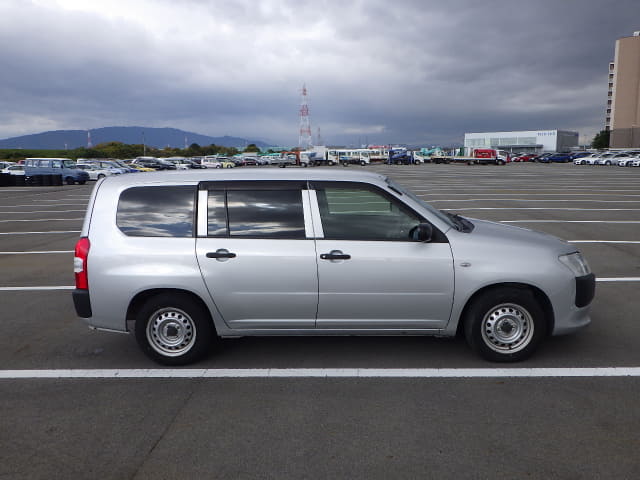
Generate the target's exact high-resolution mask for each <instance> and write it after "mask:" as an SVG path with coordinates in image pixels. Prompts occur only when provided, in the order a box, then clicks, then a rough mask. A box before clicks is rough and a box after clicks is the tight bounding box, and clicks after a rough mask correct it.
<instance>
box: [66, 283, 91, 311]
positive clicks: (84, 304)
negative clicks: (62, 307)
mask: <svg viewBox="0 0 640 480" xmlns="http://www.w3.org/2000/svg"><path fill="white" fill-rule="evenodd" d="M71 296H72V297H73V306H74V307H75V309H76V314H77V315H78V316H79V317H80V318H91V316H92V312H91V300H90V298H89V290H80V289H78V288H76V289H75V290H74V291H73V292H72V293H71Z"/></svg>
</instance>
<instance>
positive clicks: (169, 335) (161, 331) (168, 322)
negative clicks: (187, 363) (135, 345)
mask: <svg viewBox="0 0 640 480" xmlns="http://www.w3.org/2000/svg"><path fill="white" fill-rule="evenodd" d="M147 340H148V341H149V344H150V345H151V347H152V348H153V349H154V350H155V351H156V352H158V353H159V354H161V355H165V356H168V357H177V356H179V355H184V354H185V353H187V352H188V351H189V350H191V347H193V344H194V342H195V340H196V329H195V325H194V323H193V320H192V319H191V317H190V316H189V315H187V314H186V313H185V312H183V311H182V310H180V309H177V308H163V309H161V310H158V311H157V312H155V313H154V314H153V315H152V316H151V319H150V320H149V324H148V325H147Z"/></svg>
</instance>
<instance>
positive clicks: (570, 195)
mask: <svg viewBox="0 0 640 480" xmlns="http://www.w3.org/2000/svg"><path fill="white" fill-rule="evenodd" d="M411 190H412V191H413V192H431V191H432V190H431V189H428V190H419V189H411ZM430 195H431V194H428V193H427V194H423V195H420V196H421V197H428V196H430ZM433 195H442V194H441V193H437V194H433ZM447 195H448V196H449V197H454V196H461V197H462V196H467V195H471V194H469V193H447ZM473 195H475V196H481V195H487V196H489V195H494V196H495V195H496V194H495V193H473ZM498 195H501V196H505V197H506V196H507V195H510V196H513V197H516V198H505V199H502V200H518V199H520V198H521V197H522V196H525V197H548V196H549V195H554V196H556V197H594V196H597V195H599V194H598V193H552V194H549V193H498ZM603 196H605V195H603ZM606 196H607V197H611V196H612V195H606ZM613 196H615V197H640V194H624V195H613ZM472 200H475V199H472ZM478 200H494V199H491V198H479V199H478ZM495 200H501V199H499V198H496V199H495ZM429 201H430V202H431V201H433V200H429ZM437 201H447V202H449V201H451V202H456V201H465V200H464V199H461V200H457V199H443V200H437ZM535 201H536V202H553V201H557V200H535ZM580 201H582V200H580ZM586 201H588V200H586ZM598 201H600V200H598ZM602 201H605V200H602ZM611 201H615V200H611Z"/></svg>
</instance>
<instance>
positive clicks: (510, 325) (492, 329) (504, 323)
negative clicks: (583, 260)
mask: <svg viewBox="0 0 640 480" xmlns="http://www.w3.org/2000/svg"><path fill="white" fill-rule="evenodd" d="M546 326H547V325H546V321H545V318H544V312H543V310H542V308H541V307H540V305H539V303H538V301H537V300H536V299H535V298H534V296H533V294H532V293H531V291H529V290H526V289H520V288H507V287H504V288H498V289H494V290H490V291H488V292H486V293H484V294H482V295H481V296H479V297H477V298H476V299H474V300H473V301H472V303H471V304H470V305H469V307H468V309H467V312H466V315H465V318H464V332H465V337H466V339H467V342H468V343H469V345H470V346H471V348H472V350H474V351H475V352H476V353H478V354H479V355H481V356H482V357H484V358H485V359H487V360H490V361H493V362H517V361H520V360H524V359H525V358H527V357H529V356H530V355H531V354H532V353H533V352H534V351H535V350H536V348H537V347H538V345H539V344H540V342H541V341H542V339H543V338H544V337H545V336H546V330H547V328H546Z"/></svg>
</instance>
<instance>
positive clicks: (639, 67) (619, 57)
mask: <svg viewBox="0 0 640 480" xmlns="http://www.w3.org/2000/svg"><path fill="white" fill-rule="evenodd" d="M605 129H606V130H611V137H610V141H609V145H610V146H611V147H614V148H624V147H634V148H637V147H640V31H638V32H634V34H633V35H632V36H631V37H623V38H620V39H618V40H617V41H616V51H615V57H614V60H613V62H612V63H610V64H609V93H608V98H607V116H606V120H605Z"/></svg>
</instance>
